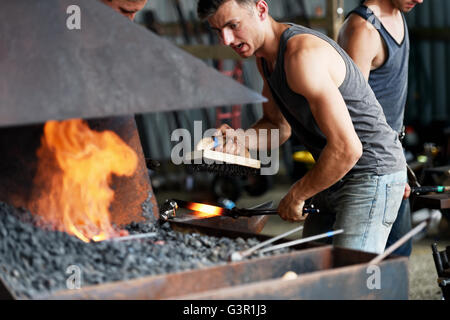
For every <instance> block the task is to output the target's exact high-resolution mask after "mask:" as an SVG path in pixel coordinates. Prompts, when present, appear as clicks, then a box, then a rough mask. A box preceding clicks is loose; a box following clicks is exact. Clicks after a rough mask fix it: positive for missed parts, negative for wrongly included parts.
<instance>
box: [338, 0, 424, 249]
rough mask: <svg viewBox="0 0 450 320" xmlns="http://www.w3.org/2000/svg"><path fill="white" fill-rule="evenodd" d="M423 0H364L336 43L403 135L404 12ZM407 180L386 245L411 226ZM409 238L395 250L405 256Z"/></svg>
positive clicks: (406, 41)
mask: <svg viewBox="0 0 450 320" xmlns="http://www.w3.org/2000/svg"><path fill="white" fill-rule="evenodd" d="M422 2H423V0H367V1H362V2H361V4H360V5H359V6H358V7H357V8H355V9H354V10H353V11H351V12H350V13H349V15H348V17H347V19H346V21H345V22H344V25H343V27H342V29H341V31H340V34H339V39H338V43H339V45H340V46H341V47H342V48H343V49H344V50H345V51H346V52H347V53H348V54H349V56H350V57H351V58H352V59H353V61H354V62H355V63H356V64H357V65H358V67H359V68H360V69H361V71H362V73H363V75H364V77H365V78H366V80H367V81H368V82H369V85H370V86H371V88H372V90H373V91H374V93H375V96H376V97H377V100H378V101H379V102H380V104H381V106H382V107H383V111H384V114H385V115H386V120H387V122H388V124H389V125H390V126H391V128H392V129H394V130H395V131H397V132H398V133H399V135H403V116H404V112H405V105H406V98H407V93H408V64H409V49H410V46H409V36H408V28H407V25H406V20H405V17H404V13H407V12H409V11H411V10H412V9H413V8H414V7H415V6H416V5H417V4H420V3H422ZM410 190H411V189H410V187H409V185H408V184H407V185H406V187H405V194H404V199H403V202H402V205H401V207H400V209H399V212H398V215H397V219H396V221H395V222H394V224H393V226H392V230H391V233H390V234H389V238H388V241H387V243H386V247H389V246H390V245H392V244H393V243H394V242H396V241H397V240H398V239H400V238H401V237H402V236H404V235H405V234H406V233H407V232H408V231H410V230H411V210H410V207H409V201H408V197H409V194H410ZM411 250H412V241H411V240H409V241H408V242H407V243H405V244H404V245H403V246H402V247H400V248H399V249H397V251H396V252H395V253H396V254H399V255H403V256H409V255H410V254H411Z"/></svg>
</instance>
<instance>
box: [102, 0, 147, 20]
mask: <svg viewBox="0 0 450 320" xmlns="http://www.w3.org/2000/svg"><path fill="white" fill-rule="evenodd" d="M102 2H103V3H104V4H106V5H108V6H110V7H111V8H113V9H114V10H116V11H117V12H120V13H121V14H123V15H124V16H125V17H127V18H128V19H130V20H134V17H135V16H136V13H137V12H138V11H139V10H141V9H142V8H144V7H145V4H146V3H147V0H140V1H128V0H102Z"/></svg>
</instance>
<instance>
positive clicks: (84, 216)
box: [30, 119, 138, 242]
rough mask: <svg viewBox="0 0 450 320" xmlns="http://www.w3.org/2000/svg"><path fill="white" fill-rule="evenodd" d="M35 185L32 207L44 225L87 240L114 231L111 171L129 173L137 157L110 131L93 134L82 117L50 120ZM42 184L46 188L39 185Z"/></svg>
mask: <svg viewBox="0 0 450 320" xmlns="http://www.w3.org/2000/svg"><path fill="white" fill-rule="evenodd" d="M37 155H38V158H39V164H38V169H37V175H36V178H35V181H34V183H35V188H38V190H39V192H38V193H39V194H38V196H37V197H35V200H34V201H33V203H32V205H31V206H30V207H31V208H32V209H31V210H32V211H33V212H34V213H35V214H38V215H39V216H41V217H42V220H43V222H44V223H45V224H51V225H52V226H53V227H54V228H55V229H57V230H60V231H65V232H67V233H69V234H72V235H75V236H77V237H78V238H80V239H81V240H83V241H85V242H89V241H90V240H93V241H101V240H105V239H109V238H111V237H113V236H115V235H117V234H118V231H116V230H114V228H113V227H112V225H111V221H110V213H109V206H110V204H111V202H112V200H113V199H114V191H113V190H112V189H111V188H110V187H109V183H110V180H111V177H112V174H115V175H119V176H131V175H132V174H133V173H134V172H135V170H136V168H137V162H138V158H137V155H136V153H135V152H134V150H132V149H131V148H130V147H129V146H128V145H127V144H126V143H125V142H123V141H122V140H121V139H120V138H119V136H117V135H116V134H115V133H114V132H112V131H103V132H97V131H93V130H91V129H90V128H89V126H88V125H87V123H85V122H84V121H82V120H81V119H73V120H67V121H61V122H57V121H49V122H47V123H46V124H45V126H44V135H43V137H42V144H41V147H40V148H39V150H38V152H37ZM43 188H44V189H43Z"/></svg>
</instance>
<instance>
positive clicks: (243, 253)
mask: <svg viewBox="0 0 450 320" xmlns="http://www.w3.org/2000/svg"><path fill="white" fill-rule="evenodd" d="M302 229H303V226H300V227H297V228H294V229H292V230H289V231H288V232H285V233H283V234H280V235H278V236H276V237H273V238H272V239H269V240H266V241H264V242H261V243H259V244H257V245H256V246H254V247H252V248H250V249H247V250H244V251H236V252H233V253H232V254H231V256H230V259H231V261H239V260H242V258H244V257H246V256H248V255H250V254H252V252H255V251H256V250H258V249H259V248H262V247H264V246H266V245H268V244H271V243H273V242H275V241H277V240H280V239H282V238H284V237H287V236H289V235H291V234H293V233H295V232H297V231H300V230H302Z"/></svg>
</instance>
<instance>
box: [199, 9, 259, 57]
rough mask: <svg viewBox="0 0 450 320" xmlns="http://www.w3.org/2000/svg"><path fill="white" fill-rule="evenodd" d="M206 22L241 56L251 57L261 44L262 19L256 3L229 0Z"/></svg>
mask: <svg viewBox="0 0 450 320" xmlns="http://www.w3.org/2000/svg"><path fill="white" fill-rule="evenodd" d="M208 22H209V24H210V25H211V28H212V29H214V30H216V31H217V33H218V35H219V38H220V40H221V41H222V43H223V44H224V45H226V46H230V47H231V48H232V49H233V50H234V51H236V53H237V54H239V55H240V56H241V57H243V58H248V57H251V56H252V55H253V54H255V52H256V51H257V50H258V49H259V48H260V47H261V45H262V42H263V40H262V38H263V36H262V35H263V33H262V23H261V22H262V21H261V18H260V17H259V14H258V10H257V7H256V5H251V6H247V5H239V4H238V3H236V2H235V1H234V0H229V1H227V2H225V3H224V4H222V5H221V6H220V7H219V9H218V10H217V12H216V13H215V14H214V15H213V16H211V17H210V18H209V19H208Z"/></svg>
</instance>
